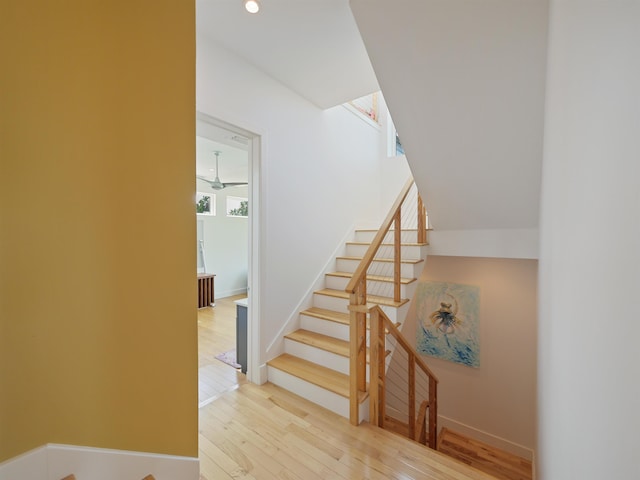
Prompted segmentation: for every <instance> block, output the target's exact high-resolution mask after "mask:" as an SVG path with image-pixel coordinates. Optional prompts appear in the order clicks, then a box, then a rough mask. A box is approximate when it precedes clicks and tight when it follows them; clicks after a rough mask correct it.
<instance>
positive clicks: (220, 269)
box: [197, 180, 249, 298]
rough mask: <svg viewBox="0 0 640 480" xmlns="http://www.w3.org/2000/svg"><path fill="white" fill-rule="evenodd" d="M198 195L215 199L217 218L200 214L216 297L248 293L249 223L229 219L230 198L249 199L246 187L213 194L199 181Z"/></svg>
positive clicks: (209, 271) (239, 218)
mask: <svg viewBox="0 0 640 480" xmlns="http://www.w3.org/2000/svg"><path fill="white" fill-rule="evenodd" d="M197 189H198V191H199V192H204V193H213V194H214V195H215V197H216V215H197V221H201V222H202V226H203V229H202V234H203V240H204V252H205V260H206V265H207V273H214V274H215V275H216V278H215V283H214V285H215V296H216V298H223V297H229V296H231V295H237V294H240V293H246V291H247V269H248V264H249V235H248V231H249V230H248V220H247V219H246V218H242V217H227V215H226V212H227V207H226V200H227V196H232V197H242V198H247V187H245V186H240V187H233V188H225V189H223V190H218V191H214V190H212V189H211V187H210V186H209V184H208V183H206V182H203V181H202V180H197Z"/></svg>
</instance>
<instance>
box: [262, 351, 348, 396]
mask: <svg viewBox="0 0 640 480" xmlns="http://www.w3.org/2000/svg"><path fill="white" fill-rule="evenodd" d="M267 365H269V366H270V367H273V368H277V369H278V370H282V371H283V372H286V373H288V374H290V375H293V376H294V377H298V378H301V379H302V380H306V381H307V382H309V383H313V384H314V385H317V386H319V387H322V388H324V389H326V390H329V391H330V392H333V393H336V394H338V395H340V396H342V397H345V398H349V376H348V375H345V374H344V373H340V372H337V371H335V370H332V369H330V368H327V367H323V366H322V365H318V364H315V363H313V362H309V361H308V360H304V359H302V358H298V357H295V356H293V355H290V354H288V353H283V354H282V355H280V356H279V357H276V358H274V359H273V360H269V361H268V362H267Z"/></svg>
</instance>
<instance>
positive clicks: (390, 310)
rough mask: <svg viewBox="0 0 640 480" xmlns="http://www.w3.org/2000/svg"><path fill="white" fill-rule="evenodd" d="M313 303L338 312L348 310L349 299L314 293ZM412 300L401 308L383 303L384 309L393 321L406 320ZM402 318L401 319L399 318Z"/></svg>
mask: <svg viewBox="0 0 640 480" xmlns="http://www.w3.org/2000/svg"><path fill="white" fill-rule="evenodd" d="M313 304H314V306H316V307H318V308H325V309H327V310H334V311H336V312H347V311H348V308H347V307H348V305H349V301H348V300H347V299H346V298H337V297H332V296H330V295H320V294H317V293H315V294H314V295H313ZM409 304H410V302H407V303H405V304H404V305H402V306H401V307H400V308H395V307H389V306H385V305H382V310H383V311H384V312H385V313H386V314H387V316H388V317H389V320H391V321H392V322H398V321H404V318H405V317H406V316H407V311H408V309H409ZM399 319H400V320H399Z"/></svg>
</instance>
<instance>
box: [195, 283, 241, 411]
mask: <svg viewBox="0 0 640 480" xmlns="http://www.w3.org/2000/svg"><path fill="white" fill-rule="evenodd" d="M244 297H246V295H236V296H233V297H226V298H220V299H217V300H216V306H215V307H205V308H201V309H199V310H198V404H199V405H200V406H203V405H205V404H206V403H207V402H211V401H213V399H215V398H217V397H218V396H220V395H221V394H223V393H224V392H227V391H229V390H232V389H234V388H237V387H238V385H240V384H242V383H244V382H246V376H245V375H244V374H243V373H240V370H236V369H235V368H233V367H232V366H230V365H227V364H226V363H223V362H221V361H220V360H218V359H217V358H215V356H216V355H218V354H219V353H222V352H226V351H228V350H232V349H234V348H236V305H235V303H233V302H234V301H235V300H238V299H240V298H244Z"/></svg>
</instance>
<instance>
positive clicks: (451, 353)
mask: <svg viewBox="0 0 640 480" xmlns="http://www.w3.org/2000/svg"><path fill="white" fill-rule="evenodd" d="M416 300H417V303H416V312H417V317H418V328H417V338H416V348H417V350H418V352H420V353H422V354H424V355H431V356H433V357H437V358H441V359H444V360H449V361H452V362H456V363H461V364H463V365H467V366H470V367H479V366H480V339H479V330H478V321H479V319H478V314H479V310H480V288H478V287H475V286H471V285H460V284H457V283H448V282H421V283H420V284H419V285H418V288H417V293H416Z"/></svg>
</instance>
